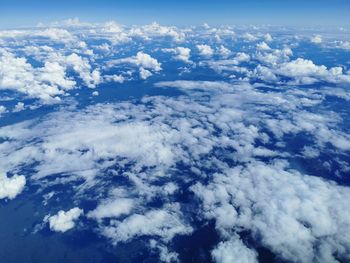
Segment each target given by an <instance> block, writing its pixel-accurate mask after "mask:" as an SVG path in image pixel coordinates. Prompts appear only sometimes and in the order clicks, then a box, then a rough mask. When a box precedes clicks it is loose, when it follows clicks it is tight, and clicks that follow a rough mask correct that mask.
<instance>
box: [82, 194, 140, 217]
mask: <svg viewBox="0 0 350 263" xmlns="http://www.w3.org/2000/svg"><path fill="white" fill-rule="evenodd" d="M133 207H134V201H133V200H132V199H126V198H119V199H115V200H108V201H105V202H103V203H101V204H99V205H98V206H97V208H96V209H95V210H93V211H91V212H89V213H88V217H91V218H95V219H102V218H110V217H112V218H118V217H119V216H121V215H125V214H129V213H130V212H131V210H132V208H133Z"/></svg>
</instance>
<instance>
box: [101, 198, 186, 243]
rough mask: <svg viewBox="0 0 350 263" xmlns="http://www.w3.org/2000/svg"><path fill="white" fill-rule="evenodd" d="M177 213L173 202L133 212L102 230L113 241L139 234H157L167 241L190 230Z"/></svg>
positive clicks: (128, 238) (129, 238)
mask: <svg viewBox="0 0 350 263" xmlns="http://www.w3.org/2000/svg"><path fill="white" fill-rule="evenodd" d="M178 213H179V207H178V206H177V205H176V204H173V205H171V206H170V207H169V208H165V209H159V210H151V211H149V212H147V213H145V214H133V215H131V216H129V217H127V218H126V219H124V220H123V221H115V222H113V224H112V225H111V226H108V227H105V228H103V230H102V231H103V234H104V235H105V236H106V237H108V238H110V239H112V240H113V242H114V243H118V242H126V241H129V240H131V239H132V238H135V237H139V236H157V237H158V238H160V239H162V240H163V241H164V242H167V241H170V240H171V239H172V238H173V237H174V236H175V235H179V234H182V235H185V234H190V233H191V232H192V228H191V227H190V226H188V225H186V224H185V223H184V222H182V220H181V218H180V216H179V214H178Z"/></svg>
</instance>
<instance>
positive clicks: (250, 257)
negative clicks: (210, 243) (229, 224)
mask: <svg viewBox="0 0 350 263" xmlns="http://www.w3.org/2000/svg"><path fill="white" fill-rule="evenodd" d="M211 254H212V257H213V259H214V260H215V262H218V263H231V262H237V263H255V262H258V260H257V253H256V252H255V251H254V250H251V249H249V248H247V247H246V246H245V245H244V244H243V242H242V241H241V240H240V239H239V238H238V239H237V238H232V240H230V241H226V242H220V243H219V245H218V246H217V247H216V248H215V249H214V250H213V251H212V253H211Z"/></svg>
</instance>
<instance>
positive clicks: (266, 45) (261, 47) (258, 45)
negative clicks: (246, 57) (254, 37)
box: [256, 41, 271, 50]
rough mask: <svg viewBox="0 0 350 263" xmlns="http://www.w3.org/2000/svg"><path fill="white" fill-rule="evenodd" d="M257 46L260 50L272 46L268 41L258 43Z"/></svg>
mask: <svg viewBox="0 0 350 263" xmlns="http://www.w3.org/2000/svg"><path fill="white" fill-rule="evenodd" d="M256 48H257V49H259V50H270V49H271V48H270V47H269V45H268V44H266V42H264V41H263V42H261V43H258V44H256Z"/></svg>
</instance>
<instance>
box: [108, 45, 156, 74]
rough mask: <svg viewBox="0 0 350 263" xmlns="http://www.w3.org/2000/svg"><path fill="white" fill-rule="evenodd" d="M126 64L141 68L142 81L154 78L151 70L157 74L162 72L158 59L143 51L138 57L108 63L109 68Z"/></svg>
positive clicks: (138, 53)
mask: <svg viewBox="0 0 350 263" xmlns="http://www.w3.org/2000/svg"><path fill="white" fill-rule="evenodd" d="M125 63H127V64H133V65H135V66H137V67H139V70H140V78H141V79H147V78H148V77H150V76H152V72H151V71H150V70H152V71H155V72H158V71H161V70H162V67H161V63H159V62H158V61H157V59H155V58H152V57H151V56H150V55H148V54H146V53H143V52H141V51H140V52H137V54H136V56H133V57H129V58H122V59H117V60H111V61H109V62H108V63H107V67H113V66H115V65H119V64H125Z"/></svg>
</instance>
